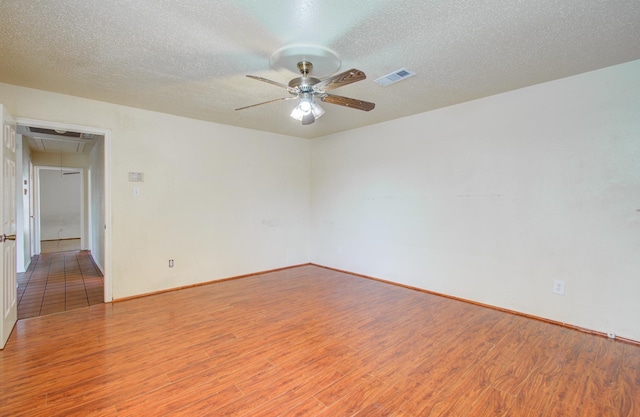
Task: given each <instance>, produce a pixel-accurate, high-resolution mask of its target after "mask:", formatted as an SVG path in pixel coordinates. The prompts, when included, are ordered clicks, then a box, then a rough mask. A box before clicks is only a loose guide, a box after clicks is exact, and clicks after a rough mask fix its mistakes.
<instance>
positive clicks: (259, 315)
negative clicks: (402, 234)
mask: <svg viewBox="0 0 640 417" xmlns="http://www.w3.org/2000/svg"><path fill="white" fill-rule="evenodd" d="M56 262H59V261H56ZM70 265H71V264H70ZM70 265H69V266H70ZM74 268H75V270H77V269H78V266H77V265H76V266H74ZM81 269H82V266H80V270H81ZM74 273H75V272H74ZM53 279H54V280H55V279H57V278H56V277H53ZM36 288H37V287H35V286H34V287H33V289H36ZM25 300H28V298H27V299H25ZM0 381H1V382H2V383H1V384H0V415H11V416H21V415H24V416H30V417H31V416H36V417H37V416H55V415H60V416H63V415H64V416H67V415H78V416H85V415H95V416H116V415H117V416H120V417H122V416H140V415H185V416H187V415H188V416H193V415H235V416H252V417H254V416H257V417H267V416H278V415H281V416H316V415H318V416H331V417H334V416H396V417H407V416H412V417H414V416H429V417H436V416H465V417H484V416H487V415H508V416H515V417H520V416H528V417H532V416H552V417H553V416H575V415H580V416H608V415H612V416H614V415H615V416H625V417H626V416H637V415H640V347H639V346H636V345H630V344H622V343H620V342H618V341H614V340H608V339H606V338H601V337H598V336H593V335H588V334H585V333H580V332H577V331H575V330H570V329H567V328H563V327H559V326H554V325H551V324H548V323H543V322H540V321H536V320H531V319H527V318H524V317H521V316H516V315H511V314H507V313H503V312H499V311H495V310H491V309H487V308H483V307H480V306H476V305H472V304H468V303H464V302H461V301H456V300H450V299H447V298H443V297H437V296H434V295H431V294H426V293H422V292H418V291H414V290H410V289H407V288H403V287H398V286H392V285H389V284H385V283H382V282H378V281H374V280H369V279H365V278H361V277H357V276H353V275H349V274H345V273H340V272H336V271H332V270H328V269H324V268H320V267H316V266H311V265H308V266H301V267H296V268H290V269H286V270H282V271H277V272H272V273H267V274H261V275H255V276H249V277H245V278H242V279H237V280H230V281H224V282H219V283H214V284H211V285H204V286H200V287H194V288H188V289H183V290H179V291H174V292H168V293H163V294H157V295H154V296H148V297H143V298H139V299H132V300H128V301H122V302H117V303H112V304H101V305H95V306H91V307H86V308H82V309H78V310H73V311H66V312H62V313H59V314H55V315H52V316H41V317H34V318H29V319H26V320H20V321H18V323H17V325H16V328H15V330H14V332H13V333H12V335H11V337H10V339H9V341H8V343H7V346H6V347H5V349H4V350H2V351H0Z"/></svg>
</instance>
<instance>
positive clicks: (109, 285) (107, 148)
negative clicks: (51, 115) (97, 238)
mask: <svg viewBox="0 0 640 417" xmlns="http://www.w3.org/2000/svg"><path fill="white" fill-rule="evenodd" d="M15 122H16V125H26V126H32V127H39V128H42V129H54V130H56V129H57V130H67V131H74V132H80V133H91V134H94V135H102V136H103V137H104V161H103V165H104V202H105V207H104V215H105V224H104V231H105V233H104V265H102V266H103V269H104V270H103V271H101V272H102V274H103V276H104V302H105V303H110V302H111V301H112V300H113V281H112V276H111V271H112V268H111V264H112V260H111V254H112V250H111V248H112V245H111V129H104V128H99V127H90V126H82V125H75V124H70V123H60V122H51V121H46V120H36V119H28V118H24V117H16V118H15ZM89 203H90V202H89ZM90 211H91V210H90Z"/></svg>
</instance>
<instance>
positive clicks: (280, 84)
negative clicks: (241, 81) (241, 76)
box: [247, 75, 289, 90]
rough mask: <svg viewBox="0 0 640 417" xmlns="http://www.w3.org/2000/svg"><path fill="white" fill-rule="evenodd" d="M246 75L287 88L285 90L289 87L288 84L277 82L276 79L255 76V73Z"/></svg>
mask: <svg viewBox="0 0 640 417" xmlns="http://www.w3.org/2000/svg"><path fill="white" fill-rule="evenodd" d="M247 77H249V78H253V79H254V80H258V81H262V82H264V83H268V84H273V85H276V86H278V87H282V88H284V89H287V90H288V89H289V86H288V85H286V84H282V83H279V82H277V81H272V80H270V79H268V78H262V77H257V76H255V75H247Z"/></svg>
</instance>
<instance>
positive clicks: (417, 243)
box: [311, 61, 640, 340]
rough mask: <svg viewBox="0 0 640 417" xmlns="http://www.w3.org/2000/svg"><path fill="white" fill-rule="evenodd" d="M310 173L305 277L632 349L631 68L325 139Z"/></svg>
mask: <svg viewBox="0 0 640 417" xmlns="http://www.w3.org/2000/svg"><path fill="white" fill-rule="evenodd" d="M390 88H391V87H390ZM312 161H313V162H312V164H313V168H312V233H311V235H312V237H313V241H312V254H313V257H312V259H313V262H315V263H318V264H322V265H326V266H330V267H336V268H340V269H344V270H348V271H352V272H356V273H361V274H366V275H370V276H374V277H379V278H383V279H387V280H391V281H395V282H399V283H402V284H407V285H412V286H416V287H420V288H424V289H428V290H433V291H437V292H441V293H445V294H450V295H453V296H457V297H462V298H465V299H469V300H475V301H479V302H482V303H487V304H491V305H495V306H500V307H504V308H508V309H512V310H516V311H520V312H524V313H529V314H533V315H536V316H541V317H546V318H550V319H553V320H557V321H560V322H566V323H570V324H573V325H577V326H583V327H586V328H590V329H593V330H598V331H605V332H606V331H611V332H615V333H617V334H619V335H621V336H624V337H628V338H631V339H635V340H640V302H638V294H640V275H639V273H640V61H635V62H631V63H628V64H625V65H619V66H615V67H611V68H606V69H603V70H600V71H595V72H591V73H586V74H582V75H579V76H575V77H571V78H566V79H562V80H558V81H554V82H550V83H546V84H541V85H537V86H533V87H529V88H525V89H521V90H517V91H513V92H509V93H506V94H502V95H498V96H493V97H489V98H486V99H482V100H477V101H473V102H469V103H465V104H461V105H457V106H453V107H449V108H445V109H441V110H438V111H432V112H429V113H425V114H420V115H416V116H413V117H409V118H405V119H401V120H395V121H391V122H387V123H383V124H379V125H376V126H371V127H367V128H363V129H358V130H355V131H350V132H344V133H340V134H336V135H332V136H329V137H325V138H322V139H321V140H316V141H314V142H313V150H312ZM554 279H560V280H564V281H565V282H566V295H564V296H560V295H556V294H553V293H552V283H553V280H554Z"/></svg>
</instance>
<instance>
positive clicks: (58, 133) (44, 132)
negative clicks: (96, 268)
mask: <svg viewBox="0 0 640 417" xmlns="http://www.w3.org/2000/svg"><path fill="white" fill-rule="evenodd" d="M28 129H29V132H31V133H39V134H42V135H51V136H64V137H66V138H75V139H87V140H91V139H95V136H96V135H94V134H92V133H80V132H71V131H68V130H60V129H43V128H40V127H32V126H29V128H28Z"/></svg>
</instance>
